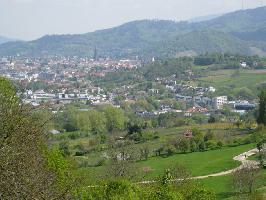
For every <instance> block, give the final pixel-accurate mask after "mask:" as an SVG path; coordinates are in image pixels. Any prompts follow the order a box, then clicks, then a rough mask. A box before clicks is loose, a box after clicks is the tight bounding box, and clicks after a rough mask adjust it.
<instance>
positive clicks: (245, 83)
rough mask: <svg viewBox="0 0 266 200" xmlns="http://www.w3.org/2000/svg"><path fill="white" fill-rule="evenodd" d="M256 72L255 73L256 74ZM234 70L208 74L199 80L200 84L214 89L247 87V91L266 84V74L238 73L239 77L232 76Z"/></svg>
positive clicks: (244, 71) (253, 72)
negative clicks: (208, 85) (205, 84)
mask: <svg viewBox="0 0 266 200" xmlns="http://www.w3.org/2000/svg"><path fill="white" fill-rule="evenodd" d="M256 72H257V73H256ZM234 73H235V71H234V70H218V71H215V72H210V73H209V74H208V75H207V76H206V77H202V78H200V79H199V81H200V82H202V83H207V84H210V85H212V86H213V87H215V88H220V87H224V86H228V87H232V88H242V87H247V88H249V89H257V87H258V86H260V84H261V83H266V73H264V72H263V71H255V70H253V71H250V70H243V71H240V73H239V75H236V76H233V74H234Z"/></svg>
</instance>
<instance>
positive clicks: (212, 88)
mask: <svg viewBox="0 0 266 200" xmlns="http://www.w3.org/2000/svg"><path fill="white" fill-rule="evenodd" d="M208 90H209V92H215V91H216V89H215V88H214V87H212V86H210V87H209V88H208Z"/></svg>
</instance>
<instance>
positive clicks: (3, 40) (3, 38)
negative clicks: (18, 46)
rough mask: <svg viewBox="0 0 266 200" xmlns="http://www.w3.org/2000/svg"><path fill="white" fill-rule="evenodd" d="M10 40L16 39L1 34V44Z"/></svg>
mask: <svg viewBox="0 0 266 200" xmlns="http://www.w3.org/2000/svg"><path fill="white" fill-rule="evenodd" d="M10 41H14V39H11V38H8V37H4V36H1V35H0V45H1V44H4V43H6V42H10Z"/></svg>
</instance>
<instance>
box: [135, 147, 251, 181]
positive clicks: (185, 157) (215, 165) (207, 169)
mask: <svg viewBox="0 0 266 200" xmlns="http://www.w3.org/2000/svg"><path fill="white" fill-rule="evenodd" d="M254 147H255V145H254V144H248V145H242V146H238V147H226V148H222V149H219V150H212V151H206V152H196V153H188V154H175V155H173V156H170V157H165V158H164V157H153V158H150V159H149V160H147V161H141V162H138V166H139V167H141V168H143V169H146V170H147V169H149V170H150V171H149V172H147V175H146V179H149V178H154V177H157V176H158V175H161V174H163V172H164V171H165V170H166V169H168V168H171V167H175V166H176V165H178V164H181V165H183V166H185V167H186V168H187V169H188V170H189V172H190V173H191V174H192V176H199V175H208V174H212V173H217V172H222V171H225V170H229V169H232V168H235V167H237V166H238V165H239V164H240V163H239V162H237V161H234V160H233V157H234V156H236V155H239V154H241V153H243V152H245V151H248V150H250V149H252V148H254Z"/></svg>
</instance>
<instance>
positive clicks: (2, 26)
mask: <svg viewBox="0 0 266 200" xmlns="http://www.w3.org/2000/svg"><path fill="white" fill-rule="evenodd" d="M243 1H245V9H247V8H254V7H258V6H261V5H262V2H263V0H243ZM264 1H265V5H266V0H264ZM241 8H242V0H0V35H2V36H6V37H10V38H16V39H23V40H33V39H37V38H39V37H41V36H43V35H47V34H76V33H87V32H91V31H95V30H100V29H105V28H110V27H114V26H117V25H120V24H123V23H126V22H129V21H133V20H141V19H169V20H175V21H181V20H187V19H191V18H195V17H199V16H206V15H213V14H221V13H227V12H232V11H235V10H240V9H241Z"/></svg>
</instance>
